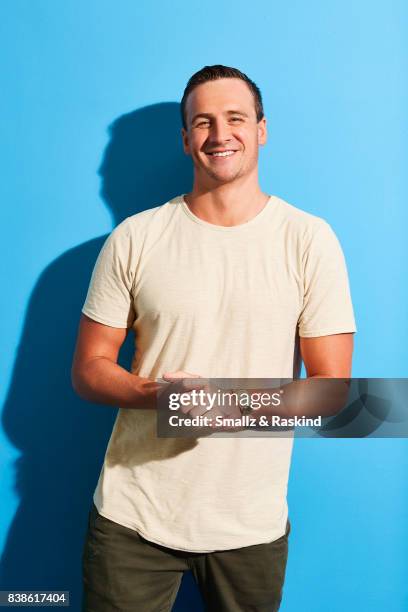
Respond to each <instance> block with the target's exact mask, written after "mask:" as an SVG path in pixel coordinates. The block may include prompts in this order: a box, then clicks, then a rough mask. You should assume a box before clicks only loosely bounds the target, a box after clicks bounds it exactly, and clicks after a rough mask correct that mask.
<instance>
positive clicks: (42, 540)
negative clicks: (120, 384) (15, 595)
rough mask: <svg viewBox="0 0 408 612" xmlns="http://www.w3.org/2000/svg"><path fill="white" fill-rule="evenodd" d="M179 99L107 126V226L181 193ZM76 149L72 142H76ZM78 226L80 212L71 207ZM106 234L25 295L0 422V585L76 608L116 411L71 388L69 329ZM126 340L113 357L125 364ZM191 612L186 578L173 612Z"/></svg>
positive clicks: (186, 179) (72, 332)
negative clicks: (13, 455)
mask: <svg viewBox="0 0 408 612" xmlns="http://www.w3.org/2000/svg"><path fill="white" fill-rule="evenodd" d="M179 126H180V119H179V105H178V104H176V103H164V104H156V105H152V106H148V107H145V108H142V109H140V110H137V111H135V112H132V113H129V114H126V115H123V116H122V117H120V118H119V119H117V120H116V121H115V122H114V123H113V124H112V125H111V126H110V129H109V134H110V140H109V143H108V145H107V147H106V150H105V152H104V156H103V160H102V164H101V167H100V169H99V174H100V176H101V180H102V188H101V195H102V197H103V199H104V201H105V203H106V205H107V206H108V208H109V210H110V212H111V213H112V225H113V226H116V225H117V224H118V223H119V222H121V221H122V220H123V219H125V218H126V217H128V216H130V215H132V214H135V213H137V212H140V211H142V210H145V209H148V208H152V207H153V206H157V205H160V204H163V203H164V202H166V201H168V200H169V199H171V198H172V197H174V196H175V195H178V194H179V193H185V192H187V191H189V189H190V187H191V182H192V171H191V162H190V160H189V159H188V158H187V157H186V156H185V155H184V153H183V150H182V144H181V137H180V127H179ZM78 145H79V146H80V143H78ZM76 214H77V218H78V223H80V222H81V221H80V220H81V211H77V213H76ZM105 238H106V236H101V237H99V238H95V239H93V240H90V241H88V242H86V243H84V244H82V245H80V246H78V247H75V248H74V249H71V250H69V251H68V252H67V253H65V254H64V255H62V256H61V257H58V259H56V260H55V261H53V262H52V263H51V264H50V265H49V266H48V267H47V268H46V269H45V270H44V271H43V273H42V274H41V276H40V278H39V280H38V282H37V285H36V287H35V288H34V291H33V293H32V295H31V297H30V301H29V304H28V307H27V313H26V319H25V323H24V327H23V333H22V337H21V339H20V343H19V347H18V354H17V359H16V363H15V367H14V372H13V376H12V380H11V385H10V389H9V393H8V397H7V400H6V405H5V407H4V410H3V416H2V424H3V428H4V430H5V433H6V434H7V435H8V437H9V440H10V441H11V443H12V444H13V445H14V446H15V447H16V448H17V449H18V450H19V451H20V453H21V456H20V457H19V458H18V459H17V461H16V463H15V489H16V493H17V495H18V497H19V499H20V504H19V506H18V509H17V512H16V514H15V516H14V519H13V522H12V524H11V527H10V530H9V534H8V537H7V541H6V546H5V549H4V552H3V555H2V558H1V586H0V589H1V590H15V589H20V590H29V589H32V590H65V591H68V590H69V591H70V596H71V606H70V609H71V610H72V611H73V612H79V611H80V608H81V604H80V602H81V595H82V576H81V555H82V546H83V541H84V537H85V531H86V525H87V518H88V511H89V508H90V505H91V501H92V495H93V491H94V488H95V486H96V483H97V479H98V476H99V471H100V468H101V465H102V462H103V457H104V453H105V450H106V446H107V443H108V440H109V436H110V433H111V431H112V427H113V424H114V420H115V417H116V413H117V409H114V408H111V407H107V406H96V405H93V404H88V403H87V402H84V401H82V400H81V399H79V398H78V397H77V396H76V395H75V394H74V391H73V389H72V387H71V381H70V369H71V361H72V355H73V351H74V345H75V339H76V334H77V326H78V321H79V316H80V311H81V307H82V304H83V302H84V300H85V296H86V291H87V288H88V284H89V280H90V276H91V272H92V269H93V265H94V263H95V260H96V257H97V255H98V253H99V251H100V249H101V247H102V244H103V242H104V240H105ZM132 342H133V338H131V337H130V335H129V337H128V340H127V342H126V343H125V346H124V348H123V350H122V351H121V357H120V362H121V363H122V364H125V365H128V364H129V363H130V357H131V351H132ZM191 609H194V610H200V609H201V603H200V601H199V595H198V591H197V589H196V587H195V585H194V583H193V581H192V579H191V576H189V575H187V576H185V579H184V580H183V584H182V587H181V588H180V591H179V595H178V598H177V602H176V604H175V607H174V610H175V611H176V610H177V612H181V611H182V610H191Z"/></svg>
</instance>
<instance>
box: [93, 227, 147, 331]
mask: <svg viewBox="0 0 408 612" xmlns="http://www.w3.org/2000/svg"><path fill="white" fill-rule="evenodd" d="M133 268H134V266H133V265H132V237H131V232H130V228H129V224H128V223H126V221H123V222H122V223H121V224H120V225H118V226H117V227H116V228H115V229H114V230H113V232H112V233H111V234H110V235H109V236H108V238H107V239H106V241H105V243H104V245H103V247H102V249H101V251H100V253H99V255H98V258H97V260H96V263H95V266H94V269H93V272H92V276H91V281H90V284H89V288H88V293H87V296H86V299H85V303H84V305H83V307H82V312H83V313H84V314H85V315H87V316H88V317H90V318H91V319H93V320H94V321H98V322H99V323H103V324H105V325H109V326H111V327H119V328H127V327H131V326H132V324H133V321H134V319H135V312H134V307H133V296H132V286H133V277H134V269H133Z"/></svg>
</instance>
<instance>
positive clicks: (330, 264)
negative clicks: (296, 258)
mask: <svg viewBox="0 0 408 612" xmlns="http://www.w3.org/2000/svg"><path fill="white" fill-rule="evenodd" d="M303 291H304V295H303V307H302V311H301V314H300V317H299V321H298V326H299V336H301V337H303V338H314V337H318V336H329V335H331V334H341V333H353V332H355V331H356V325H355V320H354V312H353V306H352V302H351V296H350V287H349V280H348V274H347V268H346V262H345V259H344V255H343V251H342V249H341V246H340V243H339V241H338V239H337V237H336V235H335V233H334V232H333V230H332V229H331V227H330V225H329V224H328V223H326V222H325V221H323V220H321V224H319V226H318V229H317V230H316V231H315V232H314V234H313V237H312V239H311V240H310V243H309V245H308V248H307V250H306V252H305V254H304V259H303Z"/></svg>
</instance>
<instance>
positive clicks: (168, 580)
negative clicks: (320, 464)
mask: <svg viewBox="0 0 408 612" xmlns="http://www.w3.org/2000/svg"><path fill="white" fill-rule="evenodd" d="M289 531H290V523H289V521H288V523H287V527H286V533H285V535H283V536H282V537H281V538H279V539H278V540H276V541H275V542H271V543H267V544H256V545H254V546H245V547H243V548H236V549H231V550H220V551H215V552H212V553H193V552H184V551H180V550H174V549H171V548H166V547H164V546H160V545H158V544H154V543H153V542H149V541H148V540H145V539H144V538H143V537H141V536H140V535H139V534H138V533H137V532H136V531H134V530H133V529H129V528H128V527H123V526H122V525H119V524H118V523H115V522H113V521H111V520H110V519H107V518H105V517H103V516H101V515H100V514H99V513H98V511H97V509H96V507H95V505H94V504H92V508H91V511H90V513H89V523H88V531H87V535H86V539H85V544H84V550H83V586H84V592H83V604H82V612H169V611H170V610H171V609H172V606H173V603H174V601H175V599H176V596H177V591H178V589H179V586H180V582H181V579H182V577H183V573H184V572H186V571H189V570H191V571H192V574H193V576H194V579H195V581H196V583H197V585H198V588H199V590H200V593H201V595H202V598H203V600H204V604H205V609H206V610H207V611H208V612H275V611H276V610H278V609H279V604H280V601H281V598H282V588H283V582H284V578H285V569H286V561H287V555H288V535H289Z"/></svg>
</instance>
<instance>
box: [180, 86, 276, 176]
mask: <svg viewBox="0 0 408 612" xmlns="http://www.w3.org/2000/svg"><path fill="white" fill-rule="evenodd" d="M186 123H187V130H185V129H183V130H182V135H183V144H184V151H185V152H186V153H187V154H188V155H191V157H192V159H193V164H194V168H195V178H196V180H197V181H199V183H200V186H202V187H210V186H212V185H214V182H215V183H216V184H222V183H229V182H231V181H234V180H235V179H237V178H240V177H243V176H246V175H249V174H251V172H253V171H254V170H256V168H257V165H258V148H259V146H260V145H263V144H265V142H266V120H265V119H262V120H261V121H260V122H259V123H258V122H257V118H256V111H255V100H254V96H253V94H252V92H251V90H250V89H249V87H248V86H247V84H246V83H245V81H243V80H241V79H232V78H227V79H218V80H216V81H208V82H207V83H203V84H202V85H199V86H198V87H196V88H195V89H193V91H192V92H191V93H190V95H189V96H188V98H187V103H186Z"/></svg>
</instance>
